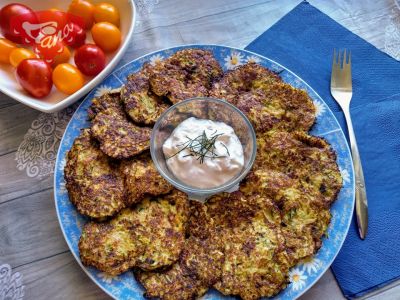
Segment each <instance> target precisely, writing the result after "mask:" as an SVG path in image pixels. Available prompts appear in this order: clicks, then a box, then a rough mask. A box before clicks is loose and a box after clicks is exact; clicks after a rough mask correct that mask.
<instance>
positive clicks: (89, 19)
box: [68, 0, 94, 29]
mask: <svg viewBox="0 0 400 300" xmlns="http://www.w3.org/2000/svg"><path fill="white" fill-rule="evenodd" d="M93 11H94V5H93V4H92V3H91V2H90V1H87V0H72V2H71V4H70V5H69V7H68V12H69V13H71V14H73V15H75V16H78V17H81V18H82V19H83V20H84V21H85V28H86V29H90V28H91V27H92V25H93V23H94V18H93Z"/></svg>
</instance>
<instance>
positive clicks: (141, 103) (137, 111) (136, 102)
mask: <svg viewBox="0 0 400 300" xmlns="http://www.w3.org/2000/svg"><path fill="white" fill-rule="evenodd" d="M152 68H153V67H152V66H151V65H150V64H146V65H144V66H143V68H142V69H141V70H140V71H138V72H136V73H133V74H130V75H129V76H128V78H127V82H126V83H125V84H124V85H123V87H122V89H121V99H122V101H123V103H124V107H125V110H126V112H127V113H128V115H129V116H130V117H131V119H132V120H133V121H134V122H135V123H138V124H145V125H153V124H154V123H155V122H156V121H157V119H158V118H159V117H160V115H161V114H162V113H163V112H164V111H165V110H166V109H167V108H168V107H169V106H170V105H168V104H167V103H165V102H164V101H163V100H162V98H161V97H160V96H157V95H156V94H154V93H153V92H152V91H151V89H150V83H149V76H150V74H151V70H152Z"/></svg>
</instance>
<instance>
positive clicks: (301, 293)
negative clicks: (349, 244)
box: [53, 44, 355, 300]
mask: <svg viewBox="0 0 400 300" xmlns="http://www.w3.org/2000/svg"><path fill="white" fill-rule="evenodd" d="M185 47H193V48H195V47H217V48H218V47H222V48H227V49H231V50H237V51H244V52H247V53H249V54H252V55H255V56H258V57H261V58H262V59H265V60H267V61H270V62H272V63H273V64H276V65H277V66H279V67H281V68H282V69H284V70H285V71H287V72H289V73H291V74H292V75H293V76H295V77H296V78H298V79H300V80H301V82H302V83H304V84H305V85H306V86H307V87H308V88H309V89H310V90H311V91H312V92H313V93H315V95H316V96H317V98H318V99H319V100H320V101H322V102H323V103H324V104H325V105H326V107H327V108H328V110H329V111H330V112H331V114H332V116H333V119H334V120H335V124H336V125H337V126H338V129H339V132H340V133H341V134H342V136H343V139H344V141H345V148H346V151H347V153H349V159H350V166H351V171H352V172H351V174H352V176H353V180H352V182H353V184H352V189H351V192H352V205H351V214H350V216H351V217H350V218H349V219H348V221H347V224H346V230H345V232H344V235H343V239H342V241H341V242H340V243H339V247H338V250H337V251H336V253H335V254H334V255H333V256H332V258H331V259H330V260H329V261H328V263H326V266H325V268H323V270H322V271H321V273H320V274H319V275H318V276H317V277H316V278H315V279H314V281H313V282H312V283H311V284H309V285H308V286H307V287H306V288H304V289H303V290H302V291H301V292H300V293H299V294H298V295H297V296H296V298H294V299H298V298H299V297H301V296H302V295H304V293H305V292H307V291H308V290H309V289H310V288H311V287H313V286H314V285H315V284H316V283H317V282H318V281H319V280H320V279H321V277H322V276H323V275H324V274H325V273H326V271H327V270H328V269H329V268H330V267H331V265H332V263H333V262H334V260H335V259H336V257H337V255H338V254H339V252H340V250H341V248H342V247H343V243H344V241H345V240H346V237H347V234H348V232H349V229H350V226H351V223H352V219H353V217H354V205H355V180H354V177H355V175H354V166H353V157H352V155H351V151H350V147H349V144H348V141H347V139H346V135H345V133H344V131H343V129H342V127H341V126H340V124H339V121H338V120H337V118H336V116H335V115H334V114H333V112H332V110H331V109H330V108H329V106H328V104H326V102H325V101H324V100H323V99H322V97H321V96H320V95H319V94H318V93H317V92H316V91H315V90H314V89H313V88H312V87H311V86H310V85H309V84H308V83H307V81H305V80H303V79H302V78H301V77H300V76H298V75H297V74H296V73H294V72H293V71H291V70H290V69H288V68H287V67H285V66H283V65H282V64H280V63H278V62H276V61H275V60H273V59H270V58H268V57H266V56H264V55H261V54H258V53H256V52H253V51H250V50H246V49H241V48H238V47H232V46H227V45H223V44H181V45H175V46H172V47H166V48H161V49H157V50H154V51H151V52H148V53H146V54H143V55H141V56H138V57H137V58H134V59H132V60H130V61H129V62H127V63H126V64H124V65H122V66H121V67H119V68H118V69H115V70H113V71H112V72H110V73H109V74H108V75H107V76H105V77H104V78H103V79H102V81H104V80H105V79H106V78H107V77H108V76H113V74H114V73H115V72H117V71H119V70H121V69H123V68H125V67H126V66H128V65H129V64H131V63H133V62H134V61H138V60H140V59H143V58H144V57H147V56H151V55H154V54H155V53H157V52H164V51H168V50H173V49H176V48H185ZM101 83H102V82H99V83H98V84H97V85H100V84H101ZM97 85H96V86H97ZM96 86H95V87H94V88H96ZM94 88H93V89H92V90H91V91H90V92H89V93H88V95H86V97H85V98H84V99H83V100H82V102H81V103H80V104H79V106H78V107H77V108H76V110H75V112H74V114H73V115H72V117H71V119H70V120H69V121H68V124H67V126H66V127H65V130H64V133H63V135H62V138H61V140H60V146H59V148H58V150H57V156H56V162H55V167H54V168H55V172H54V178H53V196H54V204H55V207H56V213H57V219H58V223H59V225H60V229H61V231H62V233H63V236H64V239H65V242H66V243H67V245H68V248H69V250H70V252H71V254H72V255H73V257H74V258H75V260H76V261H77V263H78V264H79V266H80V267H81V268H82V269H83V271H84V272H85V273H86V275H88V276H89V278H90V279H91V280H92V281H93V282H94V283H95V284H96V285H97V286H98V287H100V288H101V289H102V290H103V291H104V292H105V293H106V294H107V295H109V296H110V297H112V298H113V299H116V300H117V298H116V297H115V296H114V295H113V294H111V292H110V291H108V290H107V289H105V287H103V286H102V285H100V284H99V283H98V282H97V280H95V277H94V276H93V275H92V274H91V273H90V272H89V271H88V270H87V268H86V267H85V266H84V265H83V264H82V262H81V260H80V258H79V257H78V256H77V255H76V254H75V253H74V251H72V250H71V249H73V247H71V244H70V242H69V239H67V236H66V233H65V231H64V227H63V225H62V223H61V217H60V213H59V210H58V204H57V202H58V201H57V193H56V191H57V190H56V187H57V185H56V179H57V176H56V170H57V166H58V165H59V163H60V152H61V145H62V141H63V140H64V137H65V135H66V133H67V129H68V128H69V127H70V125H71V121H72V119H73V117H74V116H75V114H76V113H77V111H78V110H79V109H80V107H81V106H82V105H83V104H84V103H85V102H86V101H87V99H88V98H89V96H90V93H91V92H92V91H93V90H94ZM318 251H319V250H318ZM281 291H282V290H281ZM281 291H280V292H281ZM276 296H279V293H278V294H277V295H276ZM262 299H269V298H262Z"/></svg>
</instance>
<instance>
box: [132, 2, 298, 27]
mask: <svg viewBox="0 0 400 300" xmlns="http://www.w3.org/2000/svg"><path fill="white" fill-rule="evenodd" d="M266 2H268V3H269V4H271V5H273V4H274V2H275V3H276V1H265V0H246V1H242V0H231V1H181V0H168V1H160V2H159V3H158V4H157V5H156V6H155V7H154V10H153V11H152V12H151V13H150V14H144V15H139V26H138V27H137V28H136V29H135V33H136V34H140V33H143V32H144V31H148V30H149V29H151V30H153V31H156V30H158V29H159V28H160V27H168V26H173V25H177V24H179V23H183V22H187V21H189V22H190V21H193V20H196V19H199V18H203V17H206V16H212V15H218V14H221V13H227V12H231V13H234V11H236V10H240V9H241V8H245V7H251V6H254V5H257V4H266ZM291 2H299V0H291ZM283 4H284V3H283ZM282 6H283V5H282ZM176 7H179V9H174V8H176ZM171 8H172V9H171Z"/></svg>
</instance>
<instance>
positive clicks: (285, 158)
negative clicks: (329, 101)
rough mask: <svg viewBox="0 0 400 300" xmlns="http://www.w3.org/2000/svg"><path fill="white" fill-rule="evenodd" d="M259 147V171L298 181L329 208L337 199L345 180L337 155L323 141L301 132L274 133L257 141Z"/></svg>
mask: <svg viewBox="0 0 400 300" xmlns="http://www.w3.org/2000/svg"><path fill="white" fill-rule="evenodd" d="M257 147H258V155H257V157H256V162H255V167H256V168H257V167H258V168H260V167H263V168H264V169H265V168H268V169H270V170H274V171H278V172H281V173H284V174H285V175H286V176H289V177H290V178H293V179H297V180H298V182H299V184H300V187H299V188H302V189H306V190H307V191H308V192H311V194H312V195H313V196H315V197H317V198H321V199H322V200H323V202H324V203H325V204H326V207H329V205H330V204H331V203H332V202H333V201H334V200H335V199H336V197H337V194H338V193H339V191H340V189H341V187H342V177H341V174H340V171H339V167H338V165H337V163H336V154H335V152H334V151H333V150H332V148H331V147H330V145H329V144H328V143H327V142H326V141H325V140H324V139H323V138H320V137H315V136H311V135H308V134H307V133H305V132H300V131H299V132H293V133H289V132H285V131H270V132H267V133H265V134H263V135H260V136H259V137H258V138H257Z"/></svg>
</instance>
